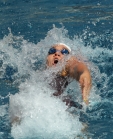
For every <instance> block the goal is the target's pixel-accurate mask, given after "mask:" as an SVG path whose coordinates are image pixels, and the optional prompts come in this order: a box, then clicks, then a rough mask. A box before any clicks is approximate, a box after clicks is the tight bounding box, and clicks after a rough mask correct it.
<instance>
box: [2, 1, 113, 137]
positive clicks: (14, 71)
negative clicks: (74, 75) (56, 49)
mask: <svg viewBox="0 0 113 139" xmlns="http://www.w3.org/2000/svg"><path fill="white" fill-rule="evenodd" d="M0 19H1V21H0V29H1V33H0V139H19V138H22V139H26V138H27V139H28V138H29V139H74V138H77V139H78V138H81V137H82V138H84V139H88V138H91V139H112V138H113V103H112V101H113V62H112V61H113V1H112V0H109V1H108V0H100V1H99V0H95V1H93V0H76V1H75V0H71V1H70V0H62V1H61V0H57V1H53V0H32V1H31V0H18V1H17V0H10V1H8V0H1V1H0ZM56 42H64V43H66V44H67V45H69V46H70V47H71V48H72V50H74V53H75V55H82V56H83V57H84V59H85V61H86V62H87V63H88V64H89V68H90V70H91V75H92V80H93V82H92V90H91V95H90V105H89V106H88V107H87V108H86V109H85V108H84V109H83V110H69V111H71V112H70V115H69V112H67V110H66V106H65V105H64V103H62V102H61V101H60V100H59V99H56V98H52V97H50V94H51V93H52V90H51V89H49V88H48V86H47V84H46V82H45V81H44V79H43V76H44V74H46V73H45V72H43V69H44V64H45V57H46V54H47V50H48V48H49V47H50V45H51V44H53V43H56ZM46 76H48V75H46ZM77 86H78V85H77V83H72V84H71V85H70V86H69V87H68V88H67V90H66V92H65V93H67V92H69V93H70V94H72V95H73V98H74V99H75V101H76V100H78V102H79V103H82V102H81V98H80V95H78V96H77V95H76V93H77V92H79V94H80V90H79V88H77ZM48 100H49V101H48ZM45 102H46V103H45ZM24 106H25V107H24ZM10 109H11V110H12V111H13V112H14V113H16V115H19V114H20V113H19V112H18V111H19V110H20V109H21V110H20V111H21V114H23V120H22V123H21V124H20V125H14V126H11V125H10V115H11V113H10ZM18 109H19V110H18ZM60 116H61V117H60ZM37 117H38V118H37ZM81 123H85V124H86V125H87V126H88V128H87V129H86V131H85V132H81V127H82V124H81Z"/></svg>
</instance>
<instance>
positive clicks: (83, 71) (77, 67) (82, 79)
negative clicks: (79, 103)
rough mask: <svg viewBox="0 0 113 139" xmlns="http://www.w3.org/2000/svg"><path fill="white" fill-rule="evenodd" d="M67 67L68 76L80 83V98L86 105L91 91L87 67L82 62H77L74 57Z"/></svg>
mask: <svg viewBox="0 0 113 139" xmlns="http://www.w3.org/2000/svg"><path fill="white" fill-rule="evenodd" d="M67 67H68V69H69V75H70V76H71V77H73V78H75V79H76V80H77V81H78V82H79V83H80V86H81V90H82V98H83V100H84V102H85V103H86V104H88V103H89V99H88V98H89V93H90V89H91V75H90V71H89V69H88V67H87V66H86V65H85V64H84V63H83V62H80V61H78V60H77V59H76V58H75V57H73V58H71V59H70V60H69V61H68V64H67Z"/></svg>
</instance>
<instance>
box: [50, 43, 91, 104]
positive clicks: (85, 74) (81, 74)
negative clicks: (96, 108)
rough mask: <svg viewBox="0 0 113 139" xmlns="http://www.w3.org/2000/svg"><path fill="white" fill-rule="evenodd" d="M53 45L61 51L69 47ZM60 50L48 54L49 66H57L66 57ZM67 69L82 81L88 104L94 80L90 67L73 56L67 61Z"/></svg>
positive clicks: (82, 88)
mask: <svg viewBox="0 0 113 139" xmlns="http://www.w3.org/2000/svg"><path fill="white" fill-rule="evenodd" d="M53 47H54V48H55V49H57V50H60V51H61V50H62V49H64V48H65V49H67V48H66V47H65V45H62V44H60V45H54V46H53ZM67 50H68V49H67ZM60 51H56V53H54V54H50V55H48V56H47V66H48V67H53V66H56V64H57V63H58V62H59V61H61V60H62V59H63V58H64V55H63V54H62V53H61V52H60ZM56 61H57V62H56ZM65 69H66V73H67V74H68V75H69V76H70V77H72V78H74V79H76V80H77V81H78V82H79V83H80V86H81V92H82V98H83V101H84V102H85V103H86V104H88V103H89V93H90V89H91V80H92V79H91V75H90V71H89V69H88V67H87V66H86V65H85V64H84V63H83V62H80V61H79V60H78V59H77V58H76V57H71V58H70V59H69V60H68V61H67V63H66V67H65Z"/></svg>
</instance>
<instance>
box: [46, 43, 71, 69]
mask: <svg viewBox="0 0 113 139" xmlns="http://www.w3.org/2000/svg"><path fill="white" fill-rule="evenodd" d="M52 48H55V49H56V50H57V51H56V52H55V53H53V54H48V56H47V66H49V67H52V66H55V65H56V64H57V63H58V62H59V61H61V60H62V59H63V58H64V56H65V54H62V52H61V50H63V49H65V50H66V51H68V52H69V50H68V49H67V48H66V47H65V46H64V45H61V44H60V45H54V46H53V47H52Z"/></svg>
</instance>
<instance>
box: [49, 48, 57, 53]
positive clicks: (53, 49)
mask: <svg viewBox="0 0 113 139" xmlns="http://www.w3.org/2000/svg"><path fill="white" fill-rule="evenodd" d="M54 53H56V49H55V48H50V49H49V52H48V54H54Z"/></svg>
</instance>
